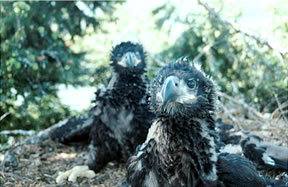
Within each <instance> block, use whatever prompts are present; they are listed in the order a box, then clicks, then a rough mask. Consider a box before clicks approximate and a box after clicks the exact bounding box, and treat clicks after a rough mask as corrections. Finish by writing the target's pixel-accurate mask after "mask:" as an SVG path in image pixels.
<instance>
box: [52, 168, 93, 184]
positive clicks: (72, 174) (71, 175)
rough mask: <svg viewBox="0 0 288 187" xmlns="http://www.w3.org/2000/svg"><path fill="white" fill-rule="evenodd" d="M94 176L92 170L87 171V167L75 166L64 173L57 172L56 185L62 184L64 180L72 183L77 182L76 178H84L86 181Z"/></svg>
mask: <svg viewBox="0 0 288 187" xmlns="http://www.w3.org/2000/svg"><path fill="white" fill-rule="evenodd" d="M95 176H96V174H95V172H94V171H93V170H89V167H88V166H75V167H73V168H72V169H70V170H68V171H66V172H59V174H58V177H57V178H56V183H57V184H63V183H65V181H66V180H68V182H69V183H70V184H71V183H74V182H76V181H77V178H78V177H86V178H88V179H90V178H93V177H95Z"/></svg>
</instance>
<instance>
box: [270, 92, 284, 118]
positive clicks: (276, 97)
mask: <svg viewBox="0 0 288 187" xmlns="http://www.w3.org/2000/svg"><path fill="white" fill-rule="evenodd" d="M274 97H275V99H276V102H277V105H278V108H277V109H276V110H275V111H277V110H278V109H279V110H280V111H281V114H284V111H283V108H285V107H287V106H288V104H287V103H286V104H285V103H283V104H282V105H281V104H280V102H279V99H278V96H277V94H274ZM275 111H274V112H275ZM274 112H273V113H272V114H274ZM271 116H272V115H271ZM282 116H283V118H284V120H285V121H286V122H287V121H288V120H287V118H286V116H285V115H282Z"/></svg>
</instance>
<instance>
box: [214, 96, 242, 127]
mask: <svg viewBox="0 0 288 187" xmlns="http://www.w3.org/2000/svg"><path fill="white" fill-rule="evenodd" d="M219 103H220V107H222V108H223V110H224V112H225V114H226V115H227V116H228V117H229V118H230V119H231V120H232V121H233V122H234V123H235V125H236V127H237V128H238V129H239V130H241V131H243V128H242V126H241V124H240V123H239V120H238V119H237V118H235V117H234V116H233V114H231V112H229V110H228V109H227V107H225V105H224V104H223V103H222V102H220V101H219Z"/></svg>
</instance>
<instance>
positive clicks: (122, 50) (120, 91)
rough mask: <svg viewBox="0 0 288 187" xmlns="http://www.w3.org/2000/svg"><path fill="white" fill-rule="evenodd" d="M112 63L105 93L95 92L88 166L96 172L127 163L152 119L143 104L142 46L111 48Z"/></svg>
mask: <svg viewBox="0 0 288 187" xmlns="http://www.w3.org/2000/svg"><path fill="white" fill-rule="evenodd" d="M111 60H112V66H113V68H114V73H113V77H112V79H111V81H110V82H109V85H108V87H107V89H106V90H105V91H99V92H97V93H96V95H97V97H96V100H95V104H96V106H95V107H94V108H93V111H94V116H95V117H94V122H93V125H92V128H91V131H90V139H91V142H90V145H89V163H88V166H89V168H90V169H93V170H94V171H96V172H97V171H99V170H100V169H101V168H102V167H103V166H105V165H106V163H107V162H109V161H112V160H118V161H126V160H127V159H128V157H129V156H130V155H131V154H132V153H133V152H134V150H135V148H136V146H137V145H138V144H141V143H143V142H144V141H145V138H146V135H147V133H148V129H149V127H150V122H151V120H152V117H153V114H152V113H150V112H149V110H148V107H147V104H146V100H147V78H146V76H145V66H146V64H145V54H144V51H143V48H142V46H141V45H139V44H133V43H131V42H123V43H121V44H119V45H117V46H116V47H115V48H114V49H113V51H112V53H111Z"/></svg>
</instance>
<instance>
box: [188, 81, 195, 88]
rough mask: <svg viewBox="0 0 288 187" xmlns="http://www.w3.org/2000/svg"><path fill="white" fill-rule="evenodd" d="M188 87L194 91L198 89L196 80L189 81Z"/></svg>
mask: <svg viewBox="0 0 288 187" xmlns="http://www.w3.org/2000/svg"><path fill="white" fill-rule="evenodd" d="M187 86H188V87H189V88H192V89H193V88H195V87H196V81H195V80H194V79H189V80H187Z"/></svg>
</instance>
